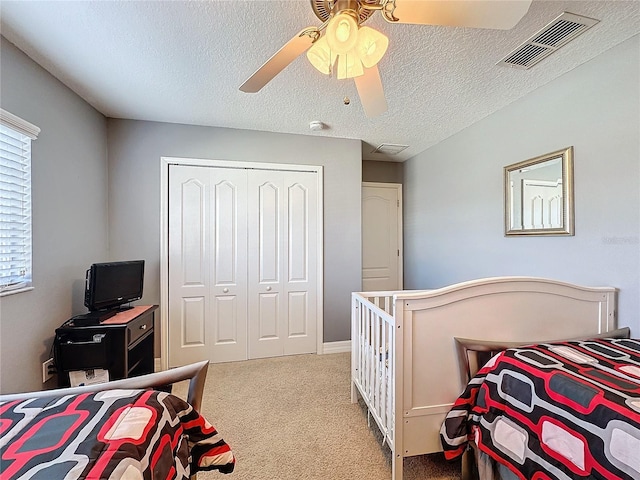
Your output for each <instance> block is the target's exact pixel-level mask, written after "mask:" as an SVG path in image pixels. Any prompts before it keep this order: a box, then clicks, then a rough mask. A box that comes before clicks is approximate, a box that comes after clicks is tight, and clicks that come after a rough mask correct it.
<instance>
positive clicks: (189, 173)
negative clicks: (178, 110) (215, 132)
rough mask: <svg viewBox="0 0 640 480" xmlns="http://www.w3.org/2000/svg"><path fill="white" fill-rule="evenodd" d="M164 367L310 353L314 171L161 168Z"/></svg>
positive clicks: (314, 296)
mask: <svg viewBox="0 0 640 480" xmlns="http://www.w3.org/2000/svg"><path fill="white" fill-rule="evenodd" d="M168 180H169V181H168V183H169V188H168V196H169V202H168V203H169V215H168V217H169V219H168V220H169V221H168V228H169V233H168V244H169V246H168V255H169V259H168V279H169V292H168V303H169V308H168V340H169V341H168V344H169V365H170V366H176V365H183V364H185V363H190V362H194V361H199V360H202V359H209V360H210V361H212V362H227V361H236V360H246V359H247V358H259V357H267V356H279V355H288V354H297V353H311V352H315V351H316V348H317V343H316V342H317V321H318V319H317V314H316V312H317V310H318V308H317V307H318V306H317V302H318V282H317V273H318V272H317V268H318V266H317V263H318V258H317V237H318V231H317V229H318V215H317V210H318V204H317V202H318V192H317V188H318V180H317V173H316V172H304V171H303V172H292V171H280V170H258V169H242V168H239V169H236V168H218V167H205V166H189V165H170V166H169V179H168Z"/></svg>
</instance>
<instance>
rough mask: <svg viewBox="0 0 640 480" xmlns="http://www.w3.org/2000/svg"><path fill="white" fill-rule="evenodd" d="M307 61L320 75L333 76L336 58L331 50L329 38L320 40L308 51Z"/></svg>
mask: <svg viewBox="0 0 640 480" xmlns="http://www.w3.org/2000/svg"><path fill="white" fill-rule="evenodd" d="M307 59H308V60H309V62H310V63H311V65H313V66H314V67H315V68H316V69H317V70H318V71H319V72H320V73H324V74H325V75H330V74H331V70H332V69H333V64H334V63H335V61H336V57H335V55H334V54H333V53H332V52H331V49H330V48H329V44H328V43H327V37H322V38H320V39H319V40H318V41H316V43H314V44H313V45H312V47H311V48H310V49H309V50H307Z"/></svg>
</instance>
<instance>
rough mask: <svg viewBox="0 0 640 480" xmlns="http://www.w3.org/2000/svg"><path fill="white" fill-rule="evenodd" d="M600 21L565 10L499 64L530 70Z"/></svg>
mask: <svg viewBox="0 0 640 480" xmlns="http://www.w3.org/2000/svg"><path fill="white" fill-rule="evenodd" d="M599 21H600V20H596V19H595V18H589V17H583V16H581V15H575V14H573V13H568V12H563V13H562V15H560V16H559V17H557V18H556V19H554V20H553V21H552V22H551V23H549V25H547V26H546V27H544V28H543V29H542V30H540V31H539V32H537V33H536V34H534V35H533V36H532V37H531V38H530V39H529V40H527V41H526V42H524V43H523V44H522V45H520V46H519V47H518V48H516V49H515V50H514V51H513V52H511V53H510V54H509V55H507V56H506V57H505V58H503V59H502V60H500V61H499V62H498V65H503V66H507V67H513V68H519V69H521V70H528V69H529V68H531V67H533V66H534V65H535V64H536V63H538V62H539V61H541V60H542V59H544V58H547V57H548V56H549V55H551V54H552V53H553V52H555V51H556V50H558V49H559V48H560V47H562V46H564V45H566V44H567V43H569V42H570V41H571V40H573V39H574V38H576V37H577V36H579V35H581V34H582V33H584V32H586V31H587V30H589V29H590V28H591V27H593V26H594V25H595V24H596V23H598V22H599Z"/></svg>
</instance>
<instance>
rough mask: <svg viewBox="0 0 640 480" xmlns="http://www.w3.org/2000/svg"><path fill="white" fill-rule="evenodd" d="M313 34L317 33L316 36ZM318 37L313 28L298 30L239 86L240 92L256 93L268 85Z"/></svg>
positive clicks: (318, 34)
mask: <svg viewBox="0 0 640 480" xmlns="http://www.w3.org/2000/svg"><path fill="white" fill-rule="evenodd" d="M315 32H317V36H316V35H315ZM319 36H320V31H319V30H318V29H317V28H315V27H309V28H305V29H303V30H300V32H298V34H297V35H296V36H295V37H293V38H292V39H291V40H289V41H288V42H287V43H285V44H284V45H283V46H282V48H281V49H280V50H278V51H277V52H276V53H275V54H274V55H273V56H272V57H271V58H270V59H269V60H267V61H266V62H265V64H264V65H262V66H261V67H260V68H259V69H258V70H257V71H256V72H255V73H254V74H253V75H251V76H250V77H249V78H248V79H247V81H246V82H244V83H243V84H242V85H241V86H240V90H242V91H243V92H247V93H255V92H258V91H259V90H260V89H261V88H262V87H264V86H265V85H266V84H267V83H269V82H270V81H271V80H272V79H273V77H275V76H276V75H278V74H279V73H280V72H281V71H282V70H284V69H285V67H286V66H287V65H289V64H290V63H291V62H293V61H294V60H295V59H296V58H298V57H299V56H300V55H301V54H303V53H304V52H306V51H307V50H308V49H309V48H310V47H311V45H313V43H314V42H315V41H316V40H317V39H318V37H319Z"/></svg>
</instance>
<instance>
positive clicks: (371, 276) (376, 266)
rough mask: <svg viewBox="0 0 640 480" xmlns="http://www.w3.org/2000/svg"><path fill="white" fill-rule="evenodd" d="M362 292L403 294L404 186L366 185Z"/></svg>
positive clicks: (363, 192)
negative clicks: (395, 291)
mask: <svg viewBox="0 0 640 480" xmlns="http://www.w3.org/2000/svg"><path fill="white" fill-rule="evenodd" d="M362 290H363V291H365V292H367V291H381V290H402V185H400V184H397V183H369V182H364V183H363V184H362Z"/></svg>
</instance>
